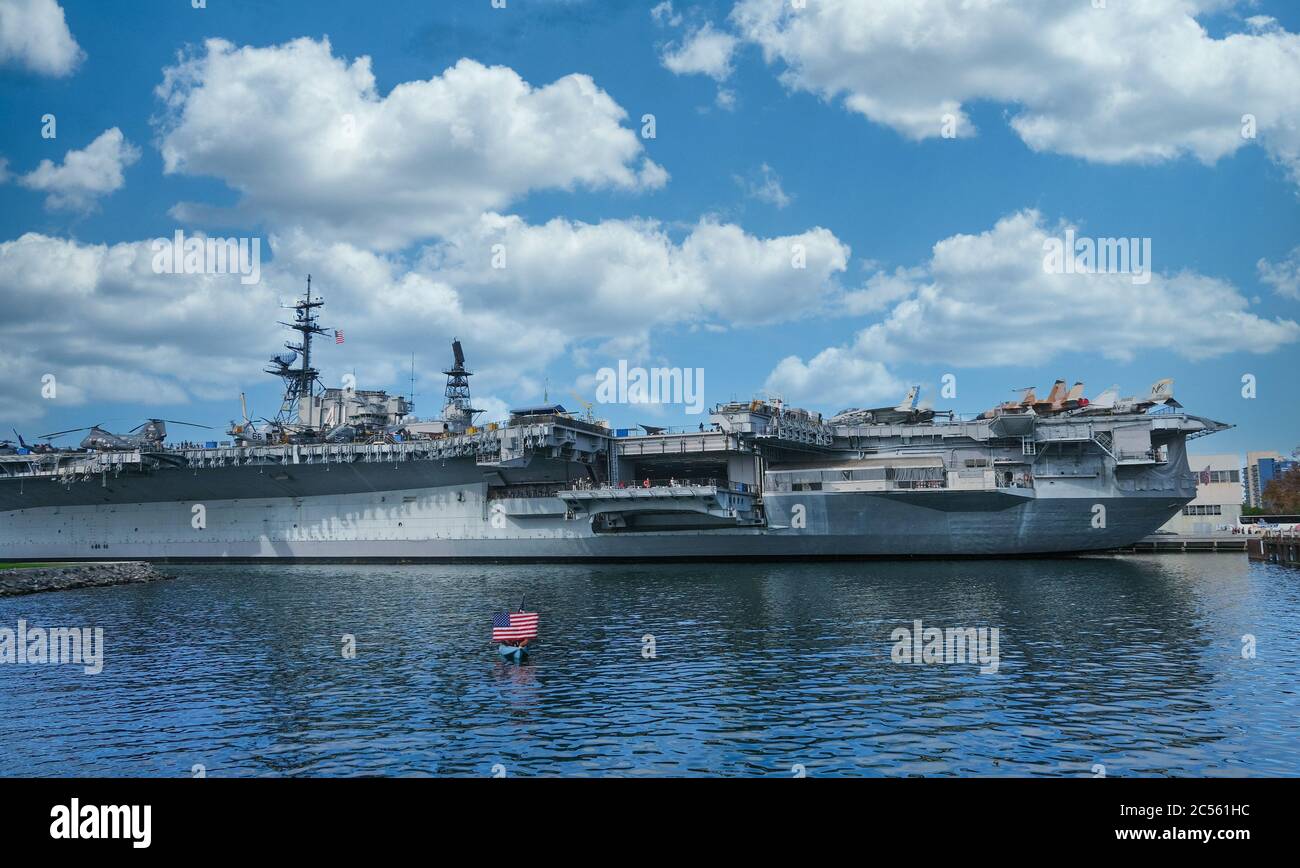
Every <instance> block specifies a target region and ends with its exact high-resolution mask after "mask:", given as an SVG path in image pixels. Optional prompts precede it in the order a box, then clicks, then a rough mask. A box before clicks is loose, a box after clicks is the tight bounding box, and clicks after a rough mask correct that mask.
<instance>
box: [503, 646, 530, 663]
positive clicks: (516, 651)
mask: <svg viewBox="0 0 1300 868" xmlns="http://www.w3.org/2000/svg"><path fill="white" fill-rule="evenodd" d="M497 651H498V652H500V654H501V656H502V657H505V658H507V659H513V660H514V661H515V662H516V663H518V662H519V661H520V660H522V659H523V656H524V655H525V654H527V653H528V652H527V650H525V649H524V648H521V647H520V646H518V645H498V646H497Z"/></svg>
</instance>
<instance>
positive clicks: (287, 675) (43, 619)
mask: <svg viewBox="0 0 1300 868" xmlns="http://www.w3.org/2000/svg"><path fill="white" fill-rule="evenodd" d="M173 569H174V570H175V571H176V572H178V573H179V574H180V577H179V578H178V579H177V580H175V581H173V582H164V583H159V584H152V585H142V586H130V587H120V588H108V589H99V590H86V591H71V592H65V593H56V594H44V595H36V596H30V597H19V598H11V599H6V600H0V626H3V625H7V626H9V627H10V628H11V629H12V628H13V627H14V626H15V624H16V622H17V621H18V619H20V618H22V619H25V620H26V621H27V623H28V625H30V626H91V627H103V628H104V635H105V647H106V655H105V663H104V669H103V672H102V673H101V674H99V675H93V676H91V675H85V674H84V673H83V672H82V669H81V667H77V666H71V665H68V666H37V665H21V664H14V665H0V717H2V718H3V720H4V726H3V728H0V774H3V775H18V774H32V775H159V776H186V775H190V774H191V773H192V769H193V768H194V767H195V766H196V765H197V766H203V767H204V769H205V770H206V774H207V775H209V776H214V777H215V776H236V775H361V774H384V775H422V774H443V775H473V776H489V775H492V774H494V773H495V774H498V775H500V774H503V773H504V774H505V775H508V776H530V775H592V776H607V775H623V776H657V775H776V776H793V775H794V774H796V773H798V767H802V769H803V770H804V773H806V774H807V775H809V776H844V775H1059V776H1078V777H1088V776H1092V775H1094V774H1098V773H1100V769H1097V768H1096V767H1098V766H1104V773H1105V774H1107V775H1109V776H1124V775H1212V776H1218V775H1252V774H1256V775H1265V774H1272V775H1294V774H1296V773H1297V771H1300V701H1298V700H1297V695H1296V682H1295V673H1296V672H1298V671H1300V643H1297V641H1296V634H1297V628H1300V572H1297V571H1295V570H1290V569H1287V568H1285V567H1278V566H1272V565H1267V564H1248V563H1247V561H1246V559H1245V558H1244V557H1242V556H1239V555H1186V556H1178V555H1156V556H1149V557H1131V558H1123V559H1120V558H1110V557H1093V558H1079V559H1065V560H1024V561H963V562H940V561H935V562H908V563H898V562H879V563H873V562H868V563H842V564H834V563H832V564H819V565H811V566H802V565H799V566H795V565H774V566H761V565H752V564H751V565H714V564H698V565H672V566H658V565H657V566H619V565H600V566H593V565H584V566H467V565H457V566H410V567H397V566H360V567H358V566H329V567H322V566H288V565H276V566H256V567H250V566H186V567H175V568H173ZM524 593H526V594H527V597H528V603H529V608H530V609H536V610H537V611H540V612H541V613H542V624H543V630H542V636H541V640H540V642H539V644H538V645H537V646H536V649H535V651H534V653H533V654H532V655H531V656H530V657H529V658H526V659H525V661H524V663H523V664H522V665H516V664H513V663H508V662H503V661H502V660H501V658H500V655H498V654H497V653H496V648H495V646H494V645H492V643H491V642H489V641H488V633H489V626H490V617H491V612H492V611H493V610H494V609H496V608H500V607H501V606H502V605H504V604H505V602H506V601H509V600H517V599H519V598H520V596H521V595H522V594H524ZM915 620H922V621H923V622H924V623H925V625H926V626H931V625H933V626H940V627H961V628H976V629H978V628H994V627H996V628H998V630H999V634H1000V643H999V656H1000V661H999V665H998V667H997V669H998V671H997V673H996V674H985V675H981V674H979V669H980V667H979V665H978V664H977V663H955V664H951V665H945V664H931V665H910V664H900V663H895V662H892V661H891V650H892V649H893V646H894V643H893V642H892V641H891V633H892V632H893V631H894V630H895V629H896V628H898V627H904V626H906V627H911V626H912V624H913V622H914V621H915ZM345 634H350V635H352V636H355V639H356V656H355V658H353V659H346V658H345V657H344V654H343V648H344V639H343V637H344V636H345ZM1246 634H1251V635H1253V636H1254V637H1255V639H1256V641H1257V656H1256V657H1255V658H1254V659H1245V658H1243V656H1242V653H1241V649H1242V637H1243V636H1244V635H1246ZM649 637H652V638H649ZM651 654H653V656H649V655H651Z"/></svg>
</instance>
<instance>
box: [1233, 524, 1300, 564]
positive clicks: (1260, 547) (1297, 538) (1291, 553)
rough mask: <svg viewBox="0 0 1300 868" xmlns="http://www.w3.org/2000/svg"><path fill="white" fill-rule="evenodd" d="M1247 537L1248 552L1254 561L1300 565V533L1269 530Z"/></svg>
mask: <svg viewBox="0 0 1300 868" xmlns="http://www.w3.org/2000/svg"><path fill="white" fill-rule="evenodd" d="M1247 539H1248V540H1249V545H1248V547H1247V549H1246V554H1247V556H1248V557H1249V558H1250V559H1251V560H1252V561H1266V562H1268V563H1271V564H1286V565H1287V566H1292V567H1300V533H1296V532H1295V531H1269V532H1265V533H1263V534H1260V535H1258V536H1250V537H1247Z"/></svg>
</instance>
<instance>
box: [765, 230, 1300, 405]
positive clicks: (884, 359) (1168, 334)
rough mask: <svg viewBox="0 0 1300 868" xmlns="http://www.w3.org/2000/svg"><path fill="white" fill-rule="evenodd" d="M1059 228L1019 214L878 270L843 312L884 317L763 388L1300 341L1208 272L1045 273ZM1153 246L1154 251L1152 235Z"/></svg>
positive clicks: (1205, 353) (1293, 330)
mask: <svg viewBox="0 0 1300 868" xmlns="http://www.w3.org/2000/svg"><path fill="white" fill-rule="evenodd" d="M1066 228H1068V227H1067V225H1066V224H1062V225H1060V226H1057V227H1055V228H1052V229H1049V227H1047V226H1046V225H1045V224H1044V222H1043V219H1042V216H1041V215H1040V214H1039V213H1038V212H1037V211H1032V210H1026V211H1021V212H1018V213H1016V214H1012V215H1009V216H1007V217H1004V218H1003V219H1001V220H999V221H998V222H997V224H996V225H995V226H994V227H993V228H992V229H989V230H987V231H985V232H982V233H980V234H978V235H954V236H952V237H950V238H946V239H944V240H942V241H940V242H939V243H938V244H936V245H934V251H933V255H932V256H931V258H930V259H929V260H928V261H927V262H926V263H924V264H923V265H920V266H917V267H915V268H911V269H898V270H896V271H895V272H893V273H892V274H884V273H882V274H879V275H877V276H876V277H874V278H872V280H870V281H868V284H867V289H866V290H863V291H862V293H861V294H853V293H851V294H849V295H848V296H847V299H846V300H847V302H848V305H849V309H850V310H852V309H853V306H854V305H855V304H856V305H857V306H858V309H859V310H864V311H865V310H873V309H881V308H883V307H888V312H887V313H886V314H885V315H884V316H883V318H882V319H880V321H878V322H875V323H873V324H871V325H869V326H867V327H866V328H864V329H862V330H861V331H859V332H858V334H857V335H856V336H855V338H854V340H853V341H852V342H851V343H850V344H848V345H846V346H841V347H832V348H830V349H829V350H825V351H823V352H821V353H820V354H818V355H817V356H814V358H813V360H812V361H811V362H808V363H804V362H803V361H802V360H801V359H800V358H798V357H792V358H788V359H785V360H783V361H782V362H781V364H780V365H779V366H778V367H777V368H776V370H774V371H773V372H772V376H771V378H770V379H769V383H771V384H773V385H776V386H779V387H781V388H784V389H787V390H788V391H791V392H793V391H794V390H795V387H796V386H802V385H805V384H813V385H815V384H817V383H819V382H822V381H823V380H827V379H828V378H830V377H836V376H845V377H847V376H852V375H854V374H853V372H854V371H855V370H857V371H859V373H858V374H857V375H856V376H858V378H859V379H862V378H865V379H866V380H867V382H869V383H870V382H877V383H881V384H889V382H890V381H888V380H887V379H885V374H883V373H882V372H881V371H879V370H878V369H876V368H874V367H872V365H873V364H874V363H883V364H885V365H901V364H908V363H915V364H927V363H944V364H950V365H960V366H998V365H1037V364H1043V363H1046V362H1048V361H1050V360H1051V359H1053V358H1055V357H1057V356H1059V355H1062V354H1065V353H1081V354H1089V355H1100V356H1104V357H1106V358H1109V359H1114V360H1117V361H1129V360H1132V359H1133V358H1135V357H1136V356H1137V355H1138V354H1139V353H1142V352H1147V351H1151V350H1159V351H1165V352H1172V353H1176V354H1178V355H1181V356H1183V357H1185V358H1189V359H1195V360H1201V359H1209V358H1213V357H1216V356H1221V355H1224V354H1226V353H1234V352H1251V353H1269V352H1273V351H1275V350H1277V349H1279V348H1281V347H1284V346H1288V345H1290V344H1293V343H1295V342H1296V341H1297V340H1298V339H1300V325H1297V324H1296V323H1295V322H1294V321H1292V320H1284V319H1272V320H1270V319H1265V318H1263V317H1260V316H1258V315H1256V314H1254V313H1251V312H1250V311H1249V310H1248V307H1249V304H1250V302H1249V301H1248V300H1247V299H1246V298H1245V297H1244V296H1243V295H1242V294H1241V292H1239V291H1238V289H1237V288H1236V287H1235V286H1233V285H1232V284H1231V283H1228V282H1227V281H1223V280H1219V279H1217V278H1214V277H1207V276H1205V275H1201V274H1196V273H1194V272H1188V271H1182V272H1178V273H1175V274H1165V273H1161V272H1159V271H1156V272H1155V273H1153V274H1151V276H1150V281H1149V283H1146V284H1144V285H1135V284H1134V283H1133V275H1131V274H1105V273H1094V274H1055V273H1049V272H1048V271H1046V270H1045V269H1044V265H1043V260H1044V247H1043V244H1044V241H1046V240H1047V239H1048V238H1049V237H1057V238H1059V237H1061V235H1062V234H1063V233H1064V231H1065V229H1066ZM1081 234H1082V233H1081ZM1152 250H1153V253H1154V254H1155V255H1156V256H1158V251H1159V244H1158V239H1155V242H1153V245H1152ZM827 388H833V389H838V388H839V386H838V385H837V384H836V385H833V386H828V387H827ZM882 388H884V385H882ZM876 394H877V395H878V394H879V392H878V391H877V393H876Z"/></svg>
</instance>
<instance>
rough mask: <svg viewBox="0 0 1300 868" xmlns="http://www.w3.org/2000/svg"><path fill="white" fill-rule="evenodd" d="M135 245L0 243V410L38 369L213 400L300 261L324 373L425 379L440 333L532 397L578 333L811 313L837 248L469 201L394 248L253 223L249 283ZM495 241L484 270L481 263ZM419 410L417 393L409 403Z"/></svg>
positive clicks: (81, 387)
mask: <svg viewBox="0 0 1300 868" xmlns="http://www.w3.org/2000/svg"><path fill="white" fill-rule="evenodd" d="M150 243H151V242H149V241H141V242H136V243H129V244H116V245H111V246H109V245H102V244H101V245H90V244H82V243H80V242H77V241H71V240H66V239H59V238H51V237H48V236H44V235H39V234H35V233H29V234H27V235H24V236H22V237H21V238H19V239H16V240H14V241H9V242H5V243H2V244H0V297H3V298H5V299H6V308H5V316H4V317H3V318H2V319H0V345H3V346H9V347H24V348H31V351H23V352H18V353H13V354H8V355H7V356H4V357H3V358H0V420H2V419H11V420H18V419H22V418H35V417H38V416H40V415H41V414H42V413H43V412H44V411H45V410H47V409H48V408H49V406H50V405H48V404H47V403H46V402H44V401H42V400H41V398H40V378H41V375H42V374H44V373H55V374H56V376H57V377H58V382H59V387H60V399H59V402H60V403H64V402H66V403H69V404H74V405H75V404H80V403H84V402H86V401H113V400H121V401H128V400H129V401H144V402H149V401H155V402H159V403H178V402H184V401H187V400H191V399H194V398H204V399H210V398H225V399H229V400H230V401H231V402H232V408H233V406H234V405H233V401H234V400H235V398H236V397H237V396H238V393H239V392H240V391H241V390H243V389H244V388H246V387H247V386H248V385H249V384H250V383H252V384H256V383H259V382H264V381H265V379H266V378H265V377H264V376H263V375H260V374H259V373H258V372H259V371H260V369H261V363H262V362H263V361H264V360H265V359H266V358H267V357H269V355H270V354H271V353H273V352H275V351H277V350H278V348H279V347H280V345H281V343H282V342H283V340H284V336H283V334H282V333H281V329H280V328H279V327H278V326H277V325H276V323H275V320H276V314H277V313H278V310H277V304H278V302H279V301H280V300H281V299H288V298H290V297H291V296H293V295H296V294H298V293H299V292H301V288H302V279H303V275H305V274H306V273H308V272H310V273H311V274H312V275H313V288H316V289H318V290H319V291H320V292H321V293H322V294H323V295H324V296H325V297H326V300H327V302H328V304H327V307H326V308H325V311H324V314H323V323H324V324H325V325H327V326H330V327H339V328H342V329H343V330H344V331H345V332H346V334H347V343H346V344H345V345H343V346H342V347H337V348H336V347H335V346H333V345H329V346H328V347H327V348H325V350H324V351H323V352H322V353H321V354H320V357H319V358H316V357H313V358H314V361H317V362H318V363H319V365H320V367H321V370H322V372H323V376H324V378H325V380H326V382H329V383H335V382H339V378H340V377H341V375H342V374H343V373H344V372H345V371H350V370H352V369H353V368H355V370H356V373H357V376H358V379H359V380H360V381H361V382H362V383H366V384H384V383H390V384H403V386H398V388H401V389H402V390H403V391H404V384H405V382H406V379H407V376H408V365H409V359H410V355H409V354H410V352H411V351H412V350H414V351H417V352H418V353H419V356H420V358H419V364H420V369H421V372H422V373H421V378H422V385H421V387H420V391H421V392H422V393H423V394H425V395H432V394H434V393H435V392H439V391H440V388H441V386H440V384H439V383H437V382H436V380H437V378H438V374H437V371H440V370H441V369H442V368H441V366H442V364H443V363H444V362H445V360H446V359H445V356H446V353H447V346H448V345H449V343H450V341H451V339H452V337H460V338H461V340H462V341H464V343H465V349H466V352H467V353H468V354H469V355H470V356H471V359H472V364H471V367H472V368H473V369H474V370H475V371H476V372H477V376H476V379H475V385H476V387H480V391H481V392H482V393H483V394H485V395H487V394H493V395H497V396H498V398H499V399H504V397H505V396H507V395H513V397H514V398H515V399H517V400H521V399H525V400H534V399H535V398H536V396H535V395H533V394H532V392H526V393H524V394H518V392H519V390H520V389H523V384H524V383H525V382H527V381H528V378H530V377H532V378H534V379H535V378H536V377H538V376H539V375H540V374H541V372H542V371H544V370H545V366H546V365H547V364H548V363H549V362H551V361H553V360H555V359H557V358H559V357H560V356H562V355H564V354H565V353H566V352H570V351H582V350H584V349H586V350H587V351H588V353H587V358H589V359H590V360H591V361H592V362H593V363H596V362H599V363H601V364H605V363H607V359H603V356H605V355H606V354H608V353H620V354H621V353H627V352H630V351H632V350H634V349H635V350H638V351H647V352H648V341H649V337H648V336H649V334H650V333H651V331H652V330H655V329H659V328H663V327H668V326H674V325H678V324H693V323H707V322H715V321H721V322H725V323H728V324H741V323H754V322H773V321H778V320H784V319H791V318H794V317H798V316H803V315H807V314H810V313H813V312H815V311H816V310H817V308H818V306H820V305H823V304H824V303H825V302H826V301H827V299H829V298H831V297H833V296H834V294H835V293H836V292H837V284H836V277H837V275H838V274H839V273H840V272H842V271H843V270H844V267H845V265H846V263H847V259H848V255H849V250H848V248H847V247H845V246H844V245H843V244H841V243H840V242H839V241H838V240H837V239H836V238H835V236H834V235H832V234H831V233H830V232H828V231H827V230H825V229H812V230H809V231H807V232H805V233H802V234H800V235H793V236H788V237H781V238H755V237H753V236H751V235H748V234H746V233H745V232H744V231H742V230H741V229H740V228H739V227H736V226H733V225H726V224H717V223H712V222H707V221H706V222H701V223H700V224H698V225H697V226H695V227H694V228H693V229H692V230H691V231H690V232H689V233H688V234H687V235H686V236H685V237H684V238H683V239H682V240H681V241H680V242H675V241H673V240H672V239H671V238H670V237H669V236H668V234H667V232H666V231H665V230H664V229H663V228H662V227H661V226H660V225H659V224H657V223H653V222H643V221H617V220H615V221H606V222H603V223H599V224H591V225H588V224H582V223H574V222H570V221H565V220H553V221H551V222H549V223H546V224H543V225H540V226H531V225H528V224H526V223H524V222H523V221H522V220H520V219H519V218H517V217H503V216H500V215H497V214H488V215H484V216H483V217H482V218H481V219H480V220H478V221H477V222H475V223H474V224H473V225H472V226H470V227H468V228H465V229H462V230H460V231H458V232H456V233H454V234H453V235H451V236H450V237H448V238H447V239H446V240H444V241H441V242H439V243H438V244H436V245H434V246H431V247H429V248H427V249H425V250H424V251H423V252H422V253H421V254H420V255H419V256H416V257H414V258H413V259H410V258H407V257H403V256H399V255H394V254H388V255H385V254H381V253H376V252H373V251H369V250H364V249H361V248H359V247H357V246H355V245H352V244H348V243H345V242H338V241H328V240H323V239H320V238H319V237H318V236H315V235H312V234H310V233H307V232H304V231H301V230H294V231H291V232H287V233H285V234H283V235H281V236H278V237H275V238H273V239H271V247H272V249H273V252H274V257H273V258H272V259H271V260H270V261H269V262H266V261H264V262H263V264H262V282H261V283H260V284H257V285H253V286H243V285H241V284H240V283H239V279H238V277H226V276H203V275H197V276H186V275H158V274H154V273H153V271H152V262H153V251H152V249H151V246H150ZM498 243H501V244H505V245H506V247H505V250H506V260H505V265H506V267H505V268H504V269H494V268H493V267H492V257H493V250H492V246H493V245H494V244H498ZM795 245H802V246H803V247H804V249H805V251H806V258H807V267H806V268H804V269H794V268H792V267H791V265H790V261H791V255H792V248H794V246H795ZM800 299H802V303H801V302H800ZM213 311H220V312H221V323H220V327H214V325H213V320H212V316H213ZM88 335H91V336H93V335H109V336H111V337H112V339H111V340H99V339H96V340H87V336H88ZM36 347H39V348H40V350H39V352H37V351H36V350H35V348H36ZM534 391H535V390H534ZM431 404H432V405H437V406H431ZM439 409H440V403H439V399H437V398H434V399H432V400H431V401H430V400H425V401H423V402H422V405H421V407H420V411H421V412H422V413H435V412H437V410H439ZM262 412H266V410H263V411H262Z"/></svg>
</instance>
